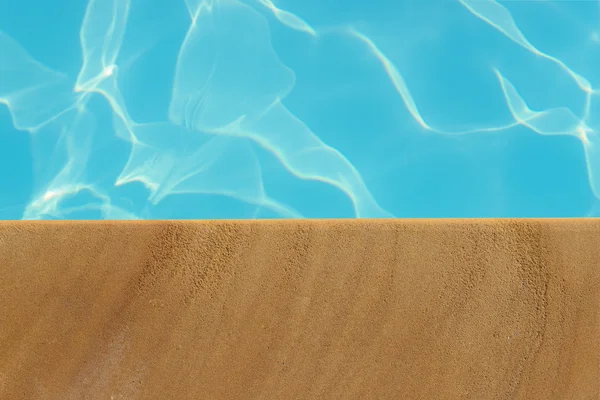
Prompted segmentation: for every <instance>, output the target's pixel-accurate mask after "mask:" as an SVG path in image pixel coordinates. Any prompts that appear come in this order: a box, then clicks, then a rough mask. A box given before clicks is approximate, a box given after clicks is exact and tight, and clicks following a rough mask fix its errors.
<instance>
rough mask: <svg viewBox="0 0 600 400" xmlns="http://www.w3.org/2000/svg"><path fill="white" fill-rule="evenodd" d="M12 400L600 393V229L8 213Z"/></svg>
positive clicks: (4, 323) (1, 261)
mask: <svg viewBox="0 0 600 400" xmlns="http://www.w3.org/2000/svg"><path fill="white" fill-rule="evenodd" d="M0 398H1V399H86V398H88V399H459V398H460V399H512V398H516V399H599V398H600V220H513V221H511V220H416V221H411V220H387V221H383V220H379V221H377V220H339V221H229V222H226V221H217V222H168V221H164V222H162V221H154V222H150V221H147V222H4V223H0Z"/></svg>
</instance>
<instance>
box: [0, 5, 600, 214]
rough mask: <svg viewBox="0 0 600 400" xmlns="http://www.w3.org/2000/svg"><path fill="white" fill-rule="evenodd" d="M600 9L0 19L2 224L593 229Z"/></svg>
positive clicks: (89, 9)
mask: <svg viewBox="0 0 600 400" xmlns="http://www.w3.org/2000/svg"><path fill="white" fill-rule="evenodd" d="M598 66H600V3H599V2H597V1H573V2H567V1H542V0H539V1H522V2H521V1H502V2H501V1H493V0H373V1H369V2H366V1H357V0H349V1H340V0H337V1H332V0H302V1H299V0H296V1H293V0H277V1H275V0H90V1H89V2H87V3H85V2H83V1H81V0H60V1H58V0H55V1H48V0H23V1H14V0H0V103H1V105H2V106H1V107H0V218H2V219H130V218H133V219H137V218H141V219H166V218H169V219H170V218H177V219H180V218H300V217H307V218H338V217H359V218H381V217H392V216H395V217H574V216H596V215H598V214H599V213H600V207H599V206H598V204H599V203H598V199H599V198H600V151H599V150H598V146H600V136H598V129H599V128H600V107H599V100H600V98H599V95H600V91H599V90H598V88H600V69H599V68H598Z"/></svg>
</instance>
